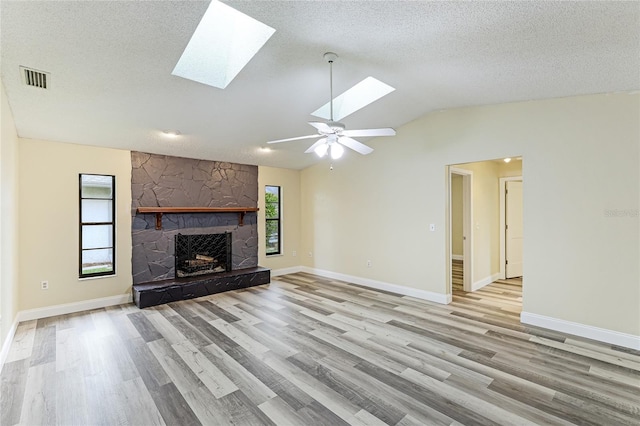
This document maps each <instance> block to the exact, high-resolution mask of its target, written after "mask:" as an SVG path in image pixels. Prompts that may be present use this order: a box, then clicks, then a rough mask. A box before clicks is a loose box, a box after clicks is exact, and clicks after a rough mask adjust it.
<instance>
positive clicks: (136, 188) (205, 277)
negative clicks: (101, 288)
mask: <svg viewBox="0 0 640 426" xmlns="http://www.w3.org/2000/svg"><path fill="white" fill-rule="evenodd" d="M131 166H132V173H131V175H132V177H131V195H132V202H131V214H132V229H131V237H132V243H133V253H132V272H133V287H134V288H133V293H134V301H135V302H136V304H137V305H138V306H139V307H145V306H153V305H157V304H160V303H167V302H171V301H175V300H182V299H189V298H193V297H200V296H204V295H207V294H212V293H217V292H219V291H226V290H232V289H234V288H243V287H248V286H251V285H259V284H265V283H268V282H269V281H270V273H269V270H268V269H264V268H260V267H258V226H257V212H256V211H257V210H258V209H257V207H258V167H257V166H250V165H246V164H234V163H225V162H219V161H208V160H196V159H189V158H180V157H171V156H166V155H157V154H148V153H142V152H135V151H133V152H131ZM152 207H153V208H163V209H165V212H164V213H162V214H160V216H158V214H152V213H151V214H149V213H146V211H145V210H144V208H147V209H148V208H152ZM139 208H143V212H139V211H138V209H139ZM237 209H245V210H246V211H243V213H242V214H238V213H237ZM167 210H169V211H167ZM231 211H235V213H234V212H231ZM202 235H221V236H222V237H214V238H213V240H211V241H205V240H206V239H204V237H202V238H201V236H202ZM208 244H212V245H213V246H219V247H223V248H224V253H222V254H220V253H219V252H218V249H217V248H213V247H205V246H207V245H208ZM189 246H191V248H195V250H191V252H190V253H187V254H186V255H185V254H183V253H182V249H186V250H187V251H189V250H188V249H189ZM165 288H168V289H169V290H165Z"/></svg>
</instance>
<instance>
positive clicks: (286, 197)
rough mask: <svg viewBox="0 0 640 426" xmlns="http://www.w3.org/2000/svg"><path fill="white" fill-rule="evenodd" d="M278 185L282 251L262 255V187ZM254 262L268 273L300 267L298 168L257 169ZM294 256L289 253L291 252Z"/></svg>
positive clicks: (263, 220) (263, 230)
mask: <svg viewBox="0 0 640 426" xmlns="http://www.w3.org/2000/svg"><path fill="white" fill-rule="evenodd" d="M266 185H275V186H280V196H281V198H282V209H283V211H282V237H281V238H282V240H283V241H282V254H279V255H271V256H267V255H266V249H265V242H264V235H265V216H264V215H265V204H264V187H265V186H266ZM258 206H259V207H260V210H259V211H258V236H259V243H258V264H259V265H260V266H264V267H266V268H270V269H271V270H272V273H273V272H275V273H276V274H277V273H278V271H279V270H280V271H282V272H286V269H287V268H294V267H298V266H300V256H301V253H300V171H299V170H289V169H279V168H274V167H263V166H260V167H259V168H258ZM294 251H295V252H296V256H293V252H294Z"/></svg>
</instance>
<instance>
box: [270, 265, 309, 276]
mask: <svg viewBox="0 0 640 426" xmlns="http://www.w3.org/2000/svg"><path fill="white" fill-rule="evenodd" d="M296 272H302V266H292V267H291V268H281V269H272V270H271V276H272V277H277V276H279V275H287V274H295V273H296Z"/></svg>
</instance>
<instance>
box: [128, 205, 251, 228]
mask: <svg viewBox="0 0 640 426" xmlns="http://www.w3.org/2000/svg"><path fill="white" fill-rule="evenodd" d="M258 210H259V209H258V208H257V207H138V210H137V212H138V213H140V214H147V213H153V214H155V215H156V229H162V214H163V213H174V214H176V213H178V214H179V213H238V225H239V226H242V225H244V223H243V222H244V215H245V214H246V213H249V212H257V211H258Z"/></svg>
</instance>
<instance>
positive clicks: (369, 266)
mask: <svg viewBox="0 0 640 426" xmlns="http://www.w3.org/2000/svg"><path fill="white" fill-rule="evenodd" d="M367 268H371V261H370V260H367Z"/></svg>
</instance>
